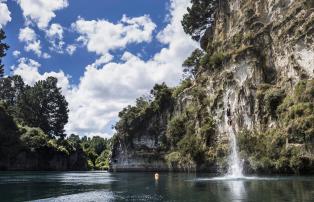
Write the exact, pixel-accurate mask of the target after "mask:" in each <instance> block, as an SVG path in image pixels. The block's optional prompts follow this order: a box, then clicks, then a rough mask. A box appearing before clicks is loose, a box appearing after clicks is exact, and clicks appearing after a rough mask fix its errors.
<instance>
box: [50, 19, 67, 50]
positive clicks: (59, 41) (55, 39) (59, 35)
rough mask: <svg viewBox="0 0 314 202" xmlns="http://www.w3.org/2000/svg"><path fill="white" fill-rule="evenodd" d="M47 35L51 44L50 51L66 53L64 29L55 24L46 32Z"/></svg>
mask: <svg viewBox="0 0 314 202" xmlns="http://www.w3.org/2000/svg"><path fill="white" fill-rule="evenodd" d="M46 35H47V38H48V40H49V43H50V44H51V47H50V50H52V51H55V52H57V53H64V50H63V49H64V48H63V47H64V45H65V42H64V41H63V27H62V26H61V25H60V24H58V23H53V24H51V25H50V27H49V29H47V30H46Z"/></svg>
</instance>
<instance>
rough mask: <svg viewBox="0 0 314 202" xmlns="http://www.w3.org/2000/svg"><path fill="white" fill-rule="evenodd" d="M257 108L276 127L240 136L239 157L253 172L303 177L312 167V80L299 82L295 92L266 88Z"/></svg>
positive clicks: (262, 90)
mask: <svg viewBox="0 0 314 202" xmlns="http://www.w3.org/2000/svg"><path fill="white" fill-rule="evenodd" d="M263 88H264V89H261V91H260V92H259V94H260V95H259V101H260V104H261V105H263V106H264V107H265V110H264V112H265V113H269V115H270V116H272V117H274V118H275V119H277V120H278V121H279V127H276V128H271V129H268V130H266V131H247V130H244V131H242V132H241V133H240V134H239V146H240V151H241V155H242V157H243V158H244V159H246V164H247V166H249V167H250V168H251V169H252V170H253V171H255V172H258V171H260V172H278V173H292V172H293V173H305V172H310V171H311V169H312V167H313V165H314V157H313V155H312V154H313V152H314V150H313V149H314V148H313V141H314V80H302V81H300V82H299V83H298V84H297V86H296V88H295V90H294V92H293V93H291V94H289V95H285V93H284V91H283V90H281V89H277V88H273V87H270V86H267V87H266V89H265V86H264V87H263Z"/></svg>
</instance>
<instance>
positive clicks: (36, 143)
mask: <svg viewBox="0 0 314 202" xmlns="http://www.w3.org/2000/svg"><path fill="white" fill-rule="evenodd" d="M20 130H21V133H22V135H21V137H20V140H21V141H22V143H23V144H24V145H26V146H27V147H28V148H30V149H31V150H36V149H39V148H44V147H46V146H48V145H47V143H48V140H49V136H48V135H47V134H45V133H44V132H43V131H42V130H41V129H40V128H30V127H22V128H21V129H20Z"/></svg>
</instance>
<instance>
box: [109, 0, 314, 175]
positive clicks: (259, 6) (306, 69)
mask: <svg viewBox="0 0 314 202" xmlns="http://www.w3.org/2000/svg"><path fill="white" fill-rule="evenodd" d="M220 6H221V7H220V8H219V9H218V11H217V13H216V14H215V22H214V25H213V27H211V28H210V29H209V30H207V31H206V33H207V34H205V35H204V37H203V38H202V39H201V46H202V48H203V49H204V50H205V51H206V52H207V53H208V57H210V58H211V60H214V59H215V57H214V56H216V58H219V59H215V61H214V63H215V64H216V65H214V66H215V68H205V67H203V69H202V71H200V72H199V73H198V75H197V77H196V79H195V81H193V85H192V87H189V88H187V89H185V90H184V91H183V92H182V93H181V94H180V95H179V96H178V97H177V99H176V101H175V104H174V105H173V107H172V108H171V109H163V111H162V112H161V113H157V114H155V115H154V116H152V117H150V118H149V119H148V120H146V121H145V123H147V124H143V125H142V127H141V131H139V132H138V133H137V135H136V137H133V138H132V139H131V140H130V141H132V144H129V142H128V141H123V140H121V139H120V140H119V141H117V143H116V144H115V145H114V148H113V155H112V166H111V167H112V169H113V170H118V171H119V170H167V169H169V164H167V163H166V162H165V158H164V154H163V153H162V152H163V150H162V149H161V147H162V143H161V142H162V141H161V139H162V138H163V137H165V136H166V133H167V127H168V126H167V124H168V123H169V120H170V119H171V117H173V116H175V115H176V114H178V113H181V112H182V111H184V110H185V109H187V108H188V106H189V104H191V103H193V102H196V101H195V99H193V88H194V87H196V86H198V87H200V88H202V89H203V90H205V92H206V96H207V98H208V100H209V101H208V104H206V107H204V106H203V107H202V110H203V111H206V112H207V113H208V114H210V115H211V116H212V117H213V119H214V120H215V123H216V130H215V134H216V142H215V144H218V143H222V142H227V141H226V140H227V139H228V128H229V127H230V125H232V127H233V129H234V131H235V133H236V134H237V133H239V132H240V131H242V130H249V131H267V130H269V129H271V128H277V127H279V125H280V121H279V120H278V117H277V116H276V114H274V113H275V111H276V110H277V107H278V106H279V104H280V103H276V100H274V101H272V100H271V101H269V103H268V105H269V108H270V109H269V108H268V109H265V105H267V103H266V104H265V102H263V99H261V96H260V95H261V92H262V91H263V89H264V88H265V86H267V88H268V89H269V88H270V89H275V90H278V91H280V90H282V91H284V92H285V95H289V93H290V94H291V93H292V92H293V90H294V89H295V86H296V84H297V83H298V82H299V81H300V80H311V79H313V77H314V41H313V40H314V1H309V0H256V1H250V0H229V1H222V4H221V5H220ZM218 56H222V57H218ZM276 92H277V91H276ZM198 102H199V100H198ZM266 108H267V107H266ZM195 122H196V123H195V127H196V131H199V129H200V127H199V126H198V125H199V124H200V123H201V122H202V117H201V118H200V120H198V119H196V120H195ZM198 122H199V123H198ZM154 124H157V127H158V128H159V130H158V131H157V132H156V131H155V130H150V129H151V128H152V125H154ZM152 131H153V132H152ZM227 144H228V142H227ZM130 145H132V146H130ZM141 148H145V152H146V153H145V152H144V153H141ZM310 155H313V153H312V154H310ZM216 165H217V164H215V165H206V166H205V167H202V166H196V167H194V168H196V169H205V170H207V171H214V172H215V171H216V172H218V170H217V166H216ZM179 170H180V169H179Z"/></svg>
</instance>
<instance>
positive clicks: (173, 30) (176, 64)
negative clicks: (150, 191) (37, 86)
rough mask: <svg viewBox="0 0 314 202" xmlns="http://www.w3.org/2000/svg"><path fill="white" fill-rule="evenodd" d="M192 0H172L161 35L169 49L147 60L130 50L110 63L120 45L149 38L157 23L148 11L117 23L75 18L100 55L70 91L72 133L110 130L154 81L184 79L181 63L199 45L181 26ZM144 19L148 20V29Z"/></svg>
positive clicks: (91, 48) (84, 38) (90, 46)
mask: <svg viewBox="0 0 314 202" xmlns="http://www.w3.org/2000/svg"><path fill="white" fill-rule="evenodd" d="M188 4H189V0H171V8H169V9H170V21H169V24H168V26H167V27H166V28H165V29H164V30H163V31H162V32H160V33H159V34H158V37H157V38H158V40H159V41H160V42H161V43H163V44H165V45H167V48H163V49H162V50H161V51H160V52H159V53H157V54H155V55H154V56H153V57H152V58H151V59H150V60H148V61H144V60H142V59H140V58H139V57H137V56H135V55H134V54H131V53H129V52H127V51H125V53H124V54H123V56H122V57H121V60H122V61H121V62H119V63H117V62H110V61H111V60H112V58H111V57H112V56H111V57H110V54H109V55H108V53H109V52H110V51H113V50H115V49H125V47H126V46H127V45H128V44H130V43H139V42H149V41H150V40H151V38H152V36H151V35H152V32H153V30H154V29H155V25H154V23H152V22H151V21H150V19H149V18H148V17H147V16H143V17H140V18H127V17H123V18H122V20H121V21H120V22H119V23H118V24H112V23H110V22H108V21H105V20H98V21H85V20H84V19H79V20H78V21H77V22H76V23H75V25H74V27H75V28H76V30H77V31H78V32H79V33H80V34H82V35H81V37H80V38H79V40H81V41H83V42H84V44H85V45H86V47H87V50H88V51H90V52H96V53H97V54H100V55H101V57H100V58H99V59H98V60H96V61H95V62H94V63H93V64H91V65H89V66H87V67H86V71H85V73H84V75H83V76H82V77H81V79H80V84H79V85H78V86H77V87H76V88H75V89H74V90H73V91H72V92H71V95H70V96H69V102H70V114H69V115H70V116H69V124H68V125H67V126H66V129H67V131H68V132H69V133H77V134H80V135H88V134H101V133H108V131H107V130H108V128H109V127H110V124H112V123H113V121H114V120H116V119H117V115H118V112H119V111H120V110H121V109H122V108H123V107H126V106H127V105H128V104H132V103H134V100H135V98H137V97H139V96H141V95H143V94H146V93H148V92H149V90H150V89H151V88H152V87H153V85H154V84H155V83H161V82H164V81H165V82H166V83H167V84H168V85H170V86H173V85H176V84H177V83H178V82H179V80H180V78H181V75H182V69H181V65H182V62H183V61H184V59H185V58H186V57H188V56H189V54H190V53H191V52H192V51H193V50H194V49H195V48H196V47H197V44H196V43H195V42H193V41H192V40H191V39H190V37H189V36H187V35H186V34H185V33H184V31H183V29H182V26H181V19H182V16H183V14H184V13H185V12H186V8H187V6H188ZM135 22H136V23H135ZM141 24H142V25H141ZM145 24H149V25H148V26H146V29H145V28H143V27H145V26H144V25H145ZM141 26H142V28H139V27H141ZM126 27H128V28H126ZM147 27H149V28H147Z"/></svg>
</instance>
